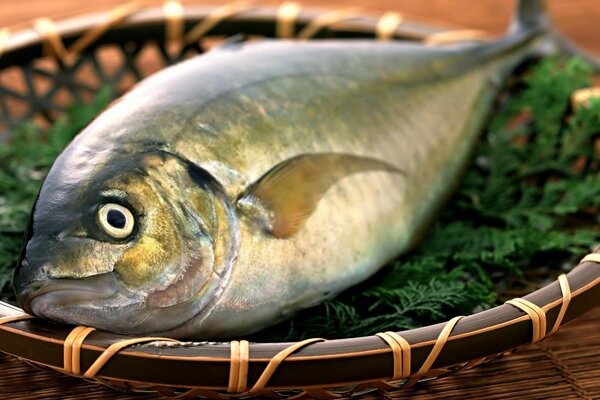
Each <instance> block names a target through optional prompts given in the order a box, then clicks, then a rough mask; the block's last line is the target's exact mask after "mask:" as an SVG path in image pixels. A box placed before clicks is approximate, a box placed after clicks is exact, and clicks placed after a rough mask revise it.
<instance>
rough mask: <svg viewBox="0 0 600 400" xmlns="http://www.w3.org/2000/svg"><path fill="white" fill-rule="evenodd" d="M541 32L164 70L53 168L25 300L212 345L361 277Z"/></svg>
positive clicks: (459, 156)
mask: <svg viewBox="0 0 600 400" xmlns="http://www.w3.org/2000/svg"><path fill="white" fill-rule="evenodd" d="M532 3H534V2H532ZM535 3H536V4H537V2H535ZM522 7H527V6H522ZM527 15H528V16H530V14H527ZM537 22H538V20H537V19H535V20H534V19H532V20H531V21H529V20H526V19H523V25H522V26H519V27H518V28H517V29H514V30H513V32H511V33H509V34H508V35H507V36H505V37H503V38H501V39H499V40H497V41H494V42H490V43H463V44H457V45H451V46H444V47H429V46H423V45H419V44H408V43H393V42H392V43H375V42H370V41H322V42H287V41H277V42H276V41H264V42H257V43H248V44H239V45H229V46H225V47H222V48H220V49H217V50H215V51H212V52H209V53H208V54H206V55H203V56H200V57H198V58H195V59H193V60H190V61H186V62H184V63H181V64H179V65H176V66H174V67H171V68H168V69H166V70H164V71H162V72H159V73H157V74H156V75H154V76H152V77H150V78H149V79H147V80H145V81H144V82H143V83H141V84H139V85H138V86H137V87H136V88H135V89H133V90H132V91H131V92H130V93H128V94H127V95H125V96H124V97H123V98H122V99H120V100H119V101H118V102H117V103H115V104H114V105H113V106H112V107H110V108H109V109H108V110H107V111H105V112H104V113H102V114H101V115H100V116H99V117H98V118H97V119H96V120H95V121H94V122H93V123H92V124H91V125H90V126H88V127H87V128H86V129H85V130H84V131H83V132H82V133H81V134H80V135H78V137H77V138H76V139H75V140H74V141H73V143H72V144H71V145H70V146H69V147H68V148H67V149H66V150H65V151H64V152H63V154H62V155H61V156H60V157H59V158H58V160H57V161H56V163H55V165H54V166H53V168H52V170H51V171H50V174H49V176H48V178H47V180H46V182H45V183H44V186H43V187H42V190H41V192H40V196H39V199H38V201H37V203H36V206H35V208H34V212H33V217H32V222H31V225H30V231H29V234H28V238H27V240H28V242H27V246H26V248H25V250H24V254H23V258H22V262H21V265H20V267H19V269H18V270H17V272H16V274H15V278H16V279H15V288H16V291H17V295H18V298H19V300H20V302H21V304H22V305H23V307H24V308H25V309H26V310H27V311H30V312H33V313H34V314H36V315H40V316H43V317H46V318H50V319H54V320H59V321H65V322H72V323H78V324H87V325H92V326H95V327H98V328H101V329H106V330H109V331H114V332H120V333H128V334H161V335H169V336H172V337H195V338H218V337H230V336H236V335H243V334H249V333H252V332H254V331H257V330H259V329H262V328H264V327H266V326H269V325H272V324H273V323H275V322H277V321H280V320H282V319H284V318H287V317H289V316H291V315H293V314H294V313H295V312H296V311H298V310H300V309H302V308H306V307H309V306H311V305H314V304H317V303H318V302H320V301H322V300H323V299H327V298H331V297H333V296H335V295H336V294H338V293H339V292H341V291H342V290H344V289H346V288H348V287H350V286H352V285H354V284H356V283H358V282H361V281H363V280H365V279H366V278H368V277H369V276H371V275H372V274H373V273H375V272H376V271H377V270H378V269H379V268H380V267H381V266H382V265H384V264H385V263H386V262H388V261H389V260H391V259H393V258H394V257H396V256H398V255H399V254H401V253H404V252H406V251H407V250H408V249H410V248H411V246H413V245H414V244H415V243H416V241H417V240H418V238H419V237H420V236H421V235H422V233H423V231H424V229H425V228H426V226H427V225H428V224H429V222H430V221H431V219H432V216H433V215H434V214H435V212H436V210H437V209H439V207H440V206H441V205H442V204H443V201H444V199H445V198H447V197H448V195H449V193H451V189H452V187H453V186H454V185H455V184H456V182H457V180H458V177H459V176H460V174H461V171H462V170H463V169H464V167H465V165H466V163H467V162H468V160H469V154H470V152H471V150H472V148H473V146H474V144H475V143H476V139H477V137H478V135H479V133H480V131H481V129H482V127H483V124H484V122H485V120H486V116H487V115H488V113H489V111H490V109H491V107H492V103H493V99H494V96H495V95H496V93H497V92H498V90H499V86H498V82H499V81H501V80H502V79H504V77H505V76H506V75H507V74H508V73H509V72H510V71H511V70H512V69H513V68H514V66H515V65H516V64H518V63H519V62H520V61H522V60H523V58H524V57H526V56H527V55H528V54H529V53H530V51H531V50H532V49H534V48H536V46H537V41H538V39H540V38H542V37H543V35H542V33H543V30H542V29H541V27H540V26H538V25H537ZM107 207H108V208H107ZM103 210H104V211H103ZM106 210H108V211H106ZM110 216H112V217H110ZM111 218H112V219H111ZM107 224H108V225H107ZM128 224H130V225H128ZM111 226H112V227H111ZM127 226H131V230H130V231H129V230H126V228H127ZM123 230H126V231H124V234H123V235H121V234H120V233H119V232H121V231H123Z"/></svg>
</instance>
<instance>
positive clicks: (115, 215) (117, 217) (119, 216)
mask: <svg viewBox="0 0 600 400" xmlns="http://www.w3.org/2000/svg"><path fill="white" fill-rule="evenodd" d="M106 221H107V222H108V223H109V224H110V226H112V227H113V228H117V229H123V228H124V227H125V224H126V223H127V218H126V217H125V215H124V214H123V213H122V212H121V211H119V210H110V211H109V212H108V214H107V215H106Z"/></svg>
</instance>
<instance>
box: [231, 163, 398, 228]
mask: <svg viewBox="0 0 600 400" xmlns="http://www.w3.org/2000/svg"><path fill="white" fill-rule="evenodd" d="M375 170H381V171H389V172H392V173H402V171H401V170H400V169H398V168H397V167H395V166H394V165H391V164H390V163H387V162H385V161H381V160H377V159H374V158H369V157H362V156H355V155H349V154H339V153H316V154H304V155H299V156H296V157H293V158H290V159H288V160H285V161H282V162H281V163H279V164H277V165H276V166H275V167H273V168H272V169H271V170H269V171H268V172H267V173H266V174H265V175H263V176H262V177H261V178H260V179H259V180H258V181H257V182H256V183H254V184H253V185H251V186H250V187H249V188H248V190H246V191H245V192H244V193H243V194H242V195H240V196H239V197H238V200H237V206H238V209H239V210H240V211H241V212H242V213H243V214H244V215H246V216H247V217H249V218H250V219H251V220H253V221H254V222H255V223H257V224H258V225H260V226H261V227H262V228H263V229H264V230H265V231H267V232H269V233H270V234H272V235H273V236H275V237H277V238H287V237H290V236H293V235H294V234H295V233H297V232H298V231H299V230H300V229H301V228H302V226H304V223H305V222H306V220H307V219H308V217H310V215H311V214H312V213H313V212H314V210H315V209H316V208H317V205H318V203H319V201H320V200H321V198H322V197H323V195H324V194H325V193H326V192H327V191H328V190H329V188H330V187H331V186H333V185H334V184H335V183H336V182H337V181H338V180H340V179H342V178H344V177H346V176H349V175H352V174H355V173H359V172H366V171H375Z"/></svg>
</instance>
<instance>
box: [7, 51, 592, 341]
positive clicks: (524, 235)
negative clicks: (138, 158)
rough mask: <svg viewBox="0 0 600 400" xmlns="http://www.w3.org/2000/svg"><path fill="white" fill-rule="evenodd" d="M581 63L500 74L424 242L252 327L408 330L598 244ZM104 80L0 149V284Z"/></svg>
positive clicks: (293, 331) (555, 270)
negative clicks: (274, 320)
mask: <svg viewBox="0 0 600 400" xmlns="http://www.w3.org/2000/svg"><path fill="white" fill-rule="evenodd" d="M591 75H592V70H591V68H590V67H589V66H587V65H586V64H585V63H584V62H582V61H580V60H578V59H568V60H567V59H564V58H555V57H549V58H546V59H543V60H542V61H541V62H539V63H537V64H535V65H533V66H531V67H530V68H529V69H527V70H525V71H524V72H522V73H521V74H519V75H518V77H516V78H515V79H513V81H512V82H511V83H510V85H509V88H508V89H507V91H506V92H505V93H503V94H502V95H501V96H500V98H499V100H498V107H497V111H496V112H495V114H494V117H493V118H492V119H491V121H490V122H489V124H488V126H487V128H486V130H485V133H484V136H483V138H482V140H481V141H480V143H479V145H478V147H477V149H476V154H475V157H474V161H473V163H472V165H471V167H470V168H469V169H468V171H467V172H466V174H465V177H464V179H463V182H462V184H461V186H460V187H459V188H458V190H457V192H456V193H455V194H454V196H453V197H452V199H451V200H450V202H449V204H448V205H447V206H446V207H445V209H444V211H443V212H442V214H441V215H440V217H439V218H438V220H437V222H436V223H435V225H434V226H433V227H432V228H431V230H430V231H429V233H428V234H427V236H426V237H425V239H424V241H423V242H422V243H421V244H420V245H419V246H418V247H417V248H416V249H414V250H413V251H411V252H410V253H409V254H408V255H406V256H403V257H401V258H399V259H397V260H396V261H394V262H393V263H392V264H391V265H390V266H388V267H387V268H385V269H383V270H382V271H380V272H379V273H378V274H377V275H376V276H375V277H374V278H372V279H370V280H369V281H367V282H365V283H363V284H361V285H359V286H357V287H355V288H352V289H350V290H348V291H347V292H345V293H343V294H342V295H340V296H338V298H336V299H333V300H329V301H325V302H324V303H322V304H321V305H319V306H316V307H313V308H311V309H308V310H305V311H302V312H300V313H299V314H298V315H297V316H296V317H295V318H293V319H291V320H289V321H286V322H283V323H281V324H279V325H277V326H275V327H273V328H270V329H268V330H266V331H264V332H261V333H259V334H257V335H254V336H253V338H252V339H254V340H262V341H282V340H285V341H288V340H297V339H302V338H306V337H312V336H320V337H327V338H341V337H352V336H361V335H368V334H373V333H374V332H378V331H386V330H402V329H409V328H415V327H418V326H423V325H427V324H431V323H435V322H440V321H443V320H447V319H448V318H450V317H452V316H454V315H458V314H470V313H472V312H475V311H478V310H481V309H484V308H488V307H490V306H493V305H495V304H497V303H499V302H501V301H503V300H505V299H506V298H510V297H514V296H519V295H522V294H525V293H528V292H530V291H532V290H535V289H537V288H539V287H541V286H543V285H545V284H547V283H549V282H550V281H551V280H553V279H555V277H556V276H557V275H559V274H560V273H562V272H564V269H565V268H570V267H571V266H573V265H575V264H576V263H577V261H578V259H579V257H581V256H582V255H583V254H585V253H586V252H588V251H589V249H590V248H591V247H592V246H593V245H595V244H597V243H598V242H600V229H599V227H600V226H599V220H598V212H599V210H600V208H599V207H600V146H599V145H598V139H599V138H600V99H592V100H591V101H590V104H589V105H588V106H586V107H580V108H578V110H577V111H574V110H572V109H571V106H570V98H571V94H572V92H573V91H574V90H576V89H578V88H581V87H585V86H589V85H590V84H591V83H592V82H591ZM110 97H111V90H110V89H108V88H107V89H104V90H102V91H101V92H100V93H99V94H98V96H97V98H96V100H95V101H93V102H92V103H90V104H87V105H77V106H74V107H72V108H71V109H70V110H69V111H68V112H67V113H66V114H65V115H63V116H62V117H61V118H59V119H58V120H57V122H56V123H55V124H54V125H53V126H52V127H51V128H50V130H49V131H46V132H44V131H42V130H41V129H39V128H38V127H36V126H35V125H34V124H27V125H25V126H23V127H21V128H20V129H17V130H14V131H13V132H12V134H11V136H10V138H9V141H8V143H7V144H3V145H2V147H0V286H1V287H2V300H5V301H11V300H13V299H14V295H13V294H12V292H11V289H10V288H11V285H10V280H11V276H12V273H13V268H14V266H15V263H16V261H17V259H18V256H19V252H20V249H21V245H22V238H23V232H24V229H25V227H26V225H27V220H28V217H29V212H30V209H31V205H32V204H33V202H34V200H35V196H36V195H37V191H38V190H39V187H40V185H41V184H42V182H43V179H44V177H45V175H46V173H47V172H48V169H49V167H50V165H51V164H52V162H53V160H54V159H55V158H56V156H57V155H58V154H59V153H60V151H61V150H62V149H63V148H64V147H65V146H66V145H67V144H68V142H69V141H70V140H71V139H72V137H73V136H74V135H75V134H77V132H79V131H80V130H81V129H82V128H83V127H84V126H85V125H86V124H87V123H88V122H89V121H90V120H91V119H92V118H93V117H94V116H95V115H96V114H97V113H99V112H100V111H101V110H102V109H104V108H105V107H106V105H107V104H108V101H109V100H110Z"/></svg>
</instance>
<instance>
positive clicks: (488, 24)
mask: <svg viewBox="0 0 600 400" xmlns="http://www.w3.org/2000/svg"><path fill="white" fill-rule="evenodd" d="M223 2H224V1H219V0H214V1H212V0H211V1H209V2H204V3H205V4H218V3H223ZM123 3H125V1H119V0H86V1H81V0H21V1H18V2H17V1H15V0H0V28H2V27H13V26H17V25H20V26H24V24H25V23H27V22H28V21H31V20H32V19H34V18H38V17H50V18H53V19H60V18H64V17H69V16H75V15H79V14H82V13H85V12H93V11H99V10H106V9H110V8H111V7H114V6H115V5H118V4H123ZM183 3H186V4H191V3H194V2H193V1H185V0H184V1H183ZM195 3H196V4H197V3H198V2H195ZM260 3H261V4H279V2H274V1H268V0H265V1H260ZM150 4H155V5H159V4H160V2H159V1H154V2H150ZM302 4H303V5H304V6H306V7H318V8H332V7H338V8H339V7H347V6H360V7H362V8H364V11H365V12H368V13H374V14H380V13H382V12H384V11H388V10H390V11H398V12H401V13H403V14H404V15H405V16H406V17H407V18H411V19H412V18H414V19H415V20H419V21H427V22H431V23H434V24H438V25H445V26H455V27H464V28H473V29H482V30H487V31H489V32H492V33H500V32H502V31H503V30H505V29H506V27H507V25H508V23H509V21H510V17H511V14H512V11H513V8H514V2H513V1H507V0H479V1H475V0H427V1H423V0H322V1H318V0H302ZM549 7H550V12H551V14H552V17H553V20H554V21H555V24H556V25H557V27H558V28H559V29H560V31H561V32H563V33H564V34H565V35H566V36H568V37H569V38H571V39H572V40H573V41H575V42H577V43H579V44H580V45H582V46H583V47H585V48H587V49H588V50H591V51H593V52H595V53H596V54H600V22H599V21H600V0H550V1H549ZM599 316H600V311H598V312H595V313H592V316H588V317H586V318H584V320H583V321H580V322H579V323H578V324H577V325H576V326H578V327H581V328H576V329H584V328H585V329H596V328H597V329H600V318H599ZM586 327H587V328H586ZM594 327H596V328H594ZM575 332H576V330H573V329H571V330H569V329H567V331H566V332H565V334H563V335H562V336H564V337H565V338H567V337H568V336H570V335H569V334H570V333H575ZM559 336H560V335H559ZM561 340H562V339H560V337H557V338H556V339H551V341H550V346H556V347H557V348H559V346H560V345H562V343H563V342H562V341H561ZM570 346H572V345H570ZM524 352H525V356H521V358H523V357H525V359H526V361H527V362H529V363H530V364H525V367H524V368H525V370H527V371H530V370H535V368H536V365H539V364H537V363H539V362H543V360H544V358H543V357H546V358H547V354H546V353H548V350H547V348H538V347H529V348H526V349H525V350H524ZM598 352H599V353H600V350H599V351H598ZM530 353H531V355H530V356H529V355H528V354H530ZM575 353H576V352H575V351H574V353H573V354H575ZM536 357H538V358H539V357H542V358H540V360H542V361H539V360H538V358H536ZM573 357H574V356H573ZM563 358H564V357H563ZM594 360H595V361H596V362H597V363H598V368H599V369H600V356H597V357H596V358H594ZM0 361H1V362H0V373H3V374H4V373H10V371H17V370H18V371H19V373H21V374H22V375H21V378H20V379H17V378H18V376H17V375H15V376H17V378H15V379H13V380H12V382H13V383H12V386H11V384H10V383H8V384H7V383H6V381H4V382H3V383H2V386H0V397H1V398H15V399H16V398H22V399H26V398H42V397H39V396H48V398H56V399H58V398H62V399H66V398H69V399H81V398H89V399H92V398H93V399H97V398H121V399H135V398H140V397H138V396H133V395H123V396H122V397H121V396H117V397H113V396H115V395H114V393H113V392H112V391H109V390H106V389H97V388H95V387H94V386H92V385H87V384H80V383H78V382H77V381H75V380H73V379H72V378H66V377H65V378H62V377H60V376H59V375H57V374H55V373H51V372H36V371H35V370H34V369H29V368H22V367H21V364H20V363H18V362H17V361H16V360H15V361H12V360H11V359H10V358H6V357H5V356H0ZM588 361H589V360H588ZM553 362H556V365H557V366H556V372H552V374H555V376H556V377H557V379H558V380H559V381H560V382H559V381H557V382H558V383H555V388H563V389H564V390H566V391H567V392H560V393H559V392H556V393H554V394H556V396H554V395H553V390H552V389H550V388H548V389H550V390H548V391H545V392H543V393H542V392H537V391H536V390H537V388H531V389H529V388H527V392H525V390H526V389H524V387H525V386H523V385H524V383H519V385H517V386H518V387H519V388H520V389H517V386H515V389H514V390H517V392H519V390H520V392H519V396H522V398H523V399H524V398H528V399H529V398H538V397H536V396H537V395H538V394H539V396H541V397H539V398H557V399H558V398H561V399H562V398H597V397H595V396H596V395H598V396H600V383H596V381H594V382H593V383H591V382H590V383H589V384H588V386H586V383H585V382H586V379H587V378H588V377H589V370H588V371H585V372H582V373H581V374H579V375H577V373H571V372H569V371H567V372H568V373H565V372H564V371H565V367H564V365H563V364H562V363H563V360H562V359H557V361H556V360H555V361H553ZM14 363H17V364H14ZM534 363H535V364H536V365H534ZM567 363H568V361H567ZM517 364H518V363H517V362H512V363H511V362H510V358H508V359H507V362H506V364H498V365H497V368H498V372H497V373H496V374H495V375H494V376H504V375H505V374H508V375H511V374H515V373H517V372H518V371H517V370H518V368H520V367H518V365H517ZM2 365H3V367H2ZM519 365H520V364H519ZM553 365H554V364H553ZM491 368H492V369H493V368H496V367H494V366H492V367H491ZM480 371H481V372H479V371H478V370H475V371H471V372H469V373H467V374H466V375H464V377H462V378H461V374H459V375H458V376H457V377H455V378H450V379H449V380H448V381H447V382H446V383H442V384H441V385H442V386H439V385H434V386H431V387H429V388H427V387H425V388H424V389H421V390H420V391H419V390H417V391H411V392H410V393H407V394H406V395H407V396H411V397H412V396H415V398H419V399H421V398H422V399H427V398H433V397H435V398H457V399H458V398H464V397H465V396H466V397H469V398H476V397H478V396H480V395H481V393H482V392H481V391H480V389H481V388H483V389H484V392H485V388H486V387H488V388H489V389H488V390H490V392H489V393H490V394H491V393H493V391H494V390H495V388H497V386H494V384H493V383H492V382H491V381H489V377H488V376H486V375H485V374H486V371H488V372H487V373H488V374H489V371H490V368H489V367H488V368H482V369H481V370H480ZM503 371H504V372H503ZM598 374H600V371H598ZM598 374H596V375H598ZM62 380H66V381H65V385H64V386H62V387H63V388H65V387H66V388H68V389H67V390H65V391H62V390H63V389H59V388H56V389H57V390H56V393H54V395H49V392H47V391H44V390H45V389H43V388H44V387H45V385H46V384H47V385H50V386H52V385H53V383H52V382H55V383H58V382H61V381H62ZM526 380H527V379H525V378H523V382H525V381H526ZM563 381H564V382H563ZM27 382H31V383H32V384H34V383H35V382H39V383H40V385H39V387H36V386H35V384H34V385H33V386H32V387H31V388H30V390H28V389H27V387H26V386H27ZM561 382H562V383H561ZM582 382H583V383H582ZM587 382H589V381H587ZM445 385H448V386H445ZM477 385H479V388H478V389H477ZM486 385H487V386H486ZM561 385H562V386H561ZM453 387H454V388H460V389H461V391H460V393H461V394H458V393H454V395H456V396H457V397H455V396H454V395H452V394H451V393H452V390H453V389H452V388H453ZM471 389H472V390H473V391H472V392H470V394H469V392H468V390H471ZM563 389H561V390H563ZM556 390H558V389H556ZM517 392H515V391H513V390H512V389H511V390H509V391H508V392H507V393H506V394H505V396H503V395H501V394H499V393H495V395H494V398H496V399H500V398H514V396H515V395H516V393H517ZM476 393H477V394H476ZM564 393H572V396H571V394H566V395H565V394H564ZM529 395H530V396H533V397H529ZM5 396H6V397H5ZM30 396H33V397H30ZM55 396H56V397H55ZM104 396H106V397H104ZM439 396H441V397H439ZM444 396H446V397H444ZM471 396H476V397H471ZM151 397H154V396H151ZM142 398H144V399H146V398H149V397H147V396H142ZM403 398H404V397H403Z"/></svg>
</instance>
